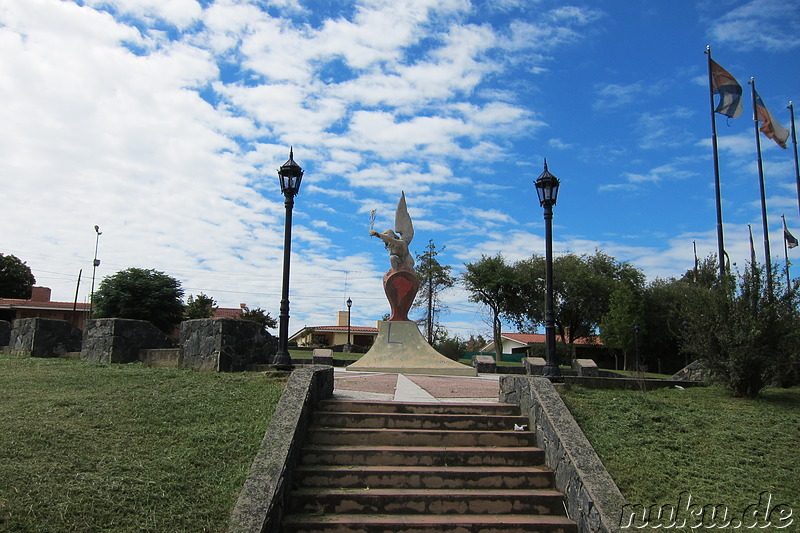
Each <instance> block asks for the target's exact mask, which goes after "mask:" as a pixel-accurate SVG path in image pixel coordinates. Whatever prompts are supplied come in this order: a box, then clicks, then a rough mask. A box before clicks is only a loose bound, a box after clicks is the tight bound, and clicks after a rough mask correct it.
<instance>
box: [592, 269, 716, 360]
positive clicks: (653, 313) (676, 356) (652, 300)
mask: <svg viewBox="0 0 800 533" xmlns="http://www.w3.org/2000/svg"><path fill="white" fill-rule="evenodd" d="M704 290H706V289H705V288H703V287H700V286H697V285H694V284H693V283H686V282H684V281H680V280H675V279H668V280H664V279H656V280H654V281H652V282H651V283H650V284H648V285H647V286H646V287H645V289H644V292H643V295H642V296H643V300H644V328H645V331H646V332H647V334H646V335H645V336H644V338H643V339H642V350H643V351H644V352H645V353H647V354H648V356H650V357H652V358H655V360H656V364H657V365H658V368H657V369H656V370H657V371H658V372H659V373H664V372H666V373H674V372H676V371H678V370H680V369H681V368H683V367H684V366H686V365H688V364H689V361H688V354H687V353H686V352H685V351H684V350H682V348H681V342H682V340H683V337H684V334H685V330H686V326H687V324H688V319H689V306H690V305H691V304H692V302H693V301H694V300H695V292H696V291H704ZM604 342H605V341H604Z"/></svg>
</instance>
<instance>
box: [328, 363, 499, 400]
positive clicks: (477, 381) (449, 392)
mask: <svg viewBox="0 0 800 533" xmlns="http://www.w3.org/2000/svg"><path fill="white" fill-rule="evenodd" d="M498 381H499V377H498V376H497V375H487V376H478V377H459V376H427V375H419V374H383V373H373V372H348V371H347V370H344V369H341V368H335V369H334V390H333V397H334V398H336V399H341V400H378V401H395V402H461V403H487V402H497V401H498V397H499V393H500V391H499V388H498Z"/></svg>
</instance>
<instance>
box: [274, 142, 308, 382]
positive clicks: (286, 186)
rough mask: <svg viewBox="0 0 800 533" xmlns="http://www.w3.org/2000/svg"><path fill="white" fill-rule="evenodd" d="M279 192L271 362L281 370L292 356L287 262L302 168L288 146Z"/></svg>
mask: <svg viewBox="0 0 800 533" xmlns="http://www.w3.org/2000/svg"><path fill="white" fill-rule="evenodd" d="M278 180H279V182H280V185H281V192H282V193H283V196H284V197H285V198H286V201H285V202H284V205H285V206H286V224H285V227H284V239H283V289H282V291H281V313H280V324H279V326H278V351H277V352H276V353H275V357H274V358H273V359H272V364H273V365H275V366H276V367H277V368H278V369H281V370H291V369H292V368H293V366H292V358H291V356H290V355H289V263H290V260H291V255H292V208H293V207H294V197H295V196H296V195H297V193H298V192H300V182H301V181H303V169H302V168H300V165H298V164H297V163H295V162H294V150H293V148H289V160H288V161H286V163H284V164H283V165H281V168H280V169H279V170H278Z"/></svg>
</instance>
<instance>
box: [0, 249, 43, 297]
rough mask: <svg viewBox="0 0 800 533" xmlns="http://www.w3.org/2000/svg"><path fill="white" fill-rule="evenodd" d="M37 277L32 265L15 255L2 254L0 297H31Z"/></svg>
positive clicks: (0, 257)
mask: <svg viewBox="0 0 800 533" xmlns="http://www.w3.org/2000/svg"><path fill="white" fill-rule="evenodd" d="M35 283H36V278H35V277H33V273H32V272H31V269H30V267H28V265H26V264H25V262H24V261H20V260H19V258H17V257H16V256H14V255H10V254H9V255H3V254H0V298H19V299H22V300H27V299H29V298H30V297H31V291H32V290H33V285H34V284H35Z"/></svg>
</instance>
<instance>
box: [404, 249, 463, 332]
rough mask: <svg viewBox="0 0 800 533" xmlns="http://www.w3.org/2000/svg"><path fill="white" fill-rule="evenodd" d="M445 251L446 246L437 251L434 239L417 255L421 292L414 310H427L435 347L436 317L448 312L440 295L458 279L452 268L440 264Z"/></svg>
mask: <svg viewBox="0 0 800 533" xmlns="http://www.w3.org/2000/svg"><path fill="white" fill-rule="evenodd" d="M444 249H445V247H444V246H442V247H441V248H439V249H438V250H437V249H436V246H435V245H434V244H433V239H431V240H429V241H428V249H427V250H426V251H425V252H423V253H421V254H417V266H416V269H415V270H416V274H417V278H418V279H419V284H420V290H419V292H418V293H417V297H416V299H415V300H414V305H413V306H412V308H414V309H424V310H425V325H426V331H427V333H428V334H427V337H428V343H429V344H431V345H433V344H434V343H435V341H436V334H435V333H436V329H437V328H436V326H437V325H438V324H437V323H436V317H437V316H441V314H442V313H443V312H445V311H446V310H447V307H446V306H445V305H444V304H443V303H442V301H441V299H440V294H441V292H442V291H443V290H445V289H449V288H451V287H452V286H453V285H455V283H456V278H455V277H454V276H453V275H452V274H451V273H450V271H451V267H450V266H449V265H447V266H444V265H442V264H441V263H439V260H438V259H436V256H437V255H439V253H440V252H442V251H443V250H444Z"/></svg>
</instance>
